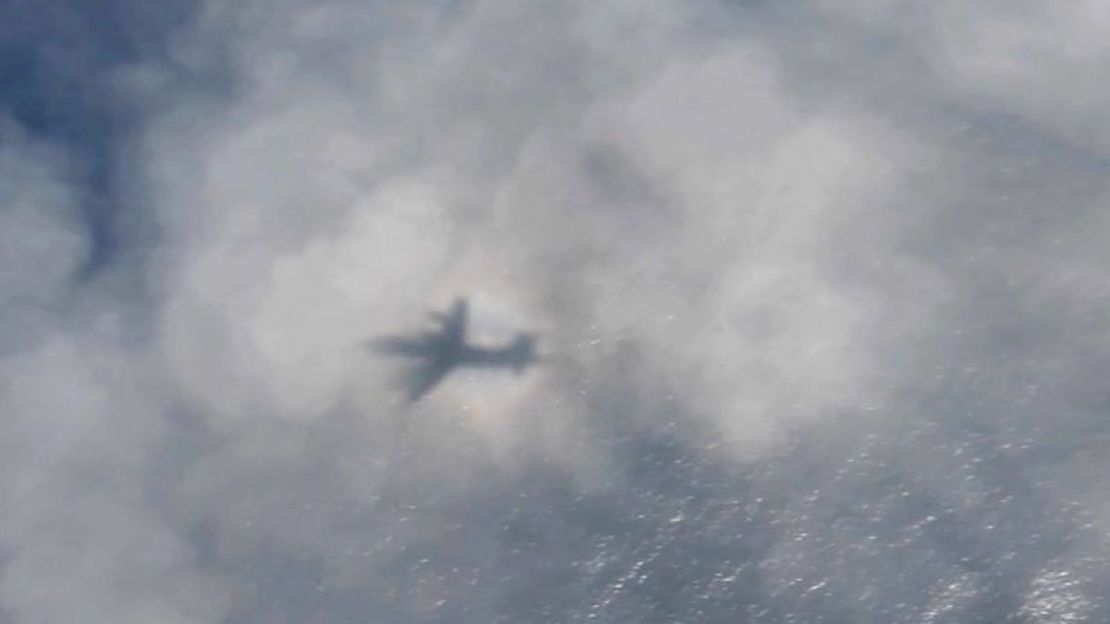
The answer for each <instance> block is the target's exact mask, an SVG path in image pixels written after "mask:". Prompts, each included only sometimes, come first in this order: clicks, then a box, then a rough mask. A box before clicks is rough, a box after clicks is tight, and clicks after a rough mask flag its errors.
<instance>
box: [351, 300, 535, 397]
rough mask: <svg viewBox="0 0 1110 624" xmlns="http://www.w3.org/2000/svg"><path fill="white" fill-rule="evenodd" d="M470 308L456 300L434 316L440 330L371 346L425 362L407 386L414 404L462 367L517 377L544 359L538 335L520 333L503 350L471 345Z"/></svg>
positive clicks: (387, 339)
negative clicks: (507, 371)
mask: <svg viewBox="0 0 1110 624" xmlns="http://www.w3.org/2000/svg"><path fill="white" fill-rule="evenodd" d="M468 309H469V308H468V306H467V303H466V299H465V298H462V297H460V298H458V299H455V302H454V304H452V306H451V310H450V312H448V313H446V314H444V313H439V312H433V313H431V316H432V318H433V319H435V320H436V321H438V323H439V326H440V327H439V331H435V332H423V333H421V334H418V335H416V336H414V337H412V338H404V337H399V336H386V337H382V338H377V339H374V340H372V341H371V342H370V344H371V346H372V347H373V348H374V349H375V350H377V351H379V352H382V353H385V354H388V355H393V356H400V357H407V358H412V359H416V360H422V362H421V363H420V365H419V366H417V367H416V368H414V369H412V370H411V371H409V374H408V375H407V378H406V379H405V383H404V385H405V386H406V388H405V389H406V391H407V395H408V400H409V402H410V403H415V402H416V401H419V400H420V399H421V398H423V397H424V396H425V395H426V394H428V393H429V392H431V390H432V389H433V388H434V387H435V386H436V385H438V384H439V382H441V381H443V379H444V378H445V377H447V375H448V374H449V373H450V372H451V371H452V370H454V369H455V368H458V367H461V366H462V367H470V368H509V369H512V370H513V372H515V373H516V374H517V375H519V374H521V373H523V372H524V369H526V368H527V367H528V366H530V365H532V364H534V363H536V362H537V361H538V360H539V359H540V358H539V356H538V355H537V354H536V337H535V335H534V334H529V333H524V332H521V333H518V334H517V336H516V338H514V339H513V341H512V342H510V343H509V344H507V345H505V346H503V347H482V346H478V345H474V344H470V343H467V341H466V323H467V316H468Z"/></svg>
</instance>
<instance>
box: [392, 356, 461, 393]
mask: <svg viewBox="0 0 1110 624" xmlns="http://www.w3.org/2000/svg"><path fill="white" fill-rule="evenodd" d="M452 368H453V367H452V366H451V365H450V364H448V363H447V362H444V361H440V360H433V361H432V362H429V363H428V364H425V365H423V366H419V367H416V368H414V369H413V370H411V371H409V372H408V374H407V375H406V376H405V379H404V386H405V391H406V393H407V394H408V399H409V402H410V403H415V402H417V401H419V400H420V399H421V398H423V397H424V395H426V394H428V393H429V392H431V391H432V388H435V387H436V386H437V385H438V384H439V382H441V381H443V378H444V377H446V376H447V373H450V372H451V369H452Z"/></svg>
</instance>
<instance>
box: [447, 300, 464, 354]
mask: <svg viewBox="0 0 1110 624" xmlns="http://www.w3.org/2000/svg"><path fill="white" fill-rule="evenodd" d="M466 317H467V305H466V299H456V300H455V303H454V305H452V306H451V312H450V313H449V314H447V316H446V317H444V318H443V334H444V337H445V338H446V339H447V342H448V343H449V344H460V345H461V344H462V343H464V342H465V341H466Z"/></svg>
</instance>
